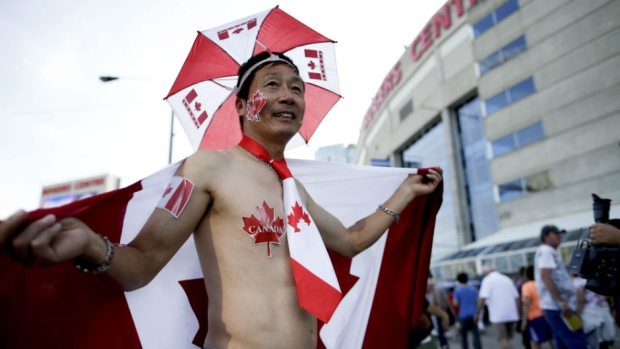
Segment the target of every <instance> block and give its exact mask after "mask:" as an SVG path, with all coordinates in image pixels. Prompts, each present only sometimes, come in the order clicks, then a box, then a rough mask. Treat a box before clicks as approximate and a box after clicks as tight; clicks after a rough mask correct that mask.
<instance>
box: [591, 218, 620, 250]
mask: <svg viewBox="0 0 620 349" xmlns="http://www.w3.org/2000/svg"><path fill="white" fill-rule="evenodd" d="M590 242H591V243H592V244H593V245H615V246H620V229H618V228H616V227H614V226H613V225H611V224H605V223H595V224H592V225H591V226H590Z"/></svg>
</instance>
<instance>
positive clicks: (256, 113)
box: [246, 90, 267, 121]
mask: <svg viewBox="0 0 620 349" xmlns="http://www.w3.org/2000/svg"><path fill="white" fill-rule="evenodd" d="M266 103H267V97H265V95H264V94H263V93H262V92H260V91H259V90H256V92H255V93H254V94H253V95H252V97H251V98H250V99H248V103H247V107H248V115H246V118H247V119H248V121H260V112H261V110H263V107H264V106H265V104H266Z"/></svg>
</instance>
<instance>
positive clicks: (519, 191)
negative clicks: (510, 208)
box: [497, 171, 553, 201]
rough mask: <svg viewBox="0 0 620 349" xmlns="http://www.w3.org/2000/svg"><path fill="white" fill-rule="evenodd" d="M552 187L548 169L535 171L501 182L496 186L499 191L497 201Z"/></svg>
mask: <svg viewBox="0 0 620 349" xmlns="http://www.w3.org/2000/svg"><path fill="white" fill-rule="evenodd" d="M552 187H553V181H552V180H551V175H550V174H549V171H543V172H539V173H535V174H533V175H530V176H527V177H524V178H519V179H516V180H514V181H510V182H507V183H502V184H500V185H498V186H497V188H498V191H499V201H508V200H512V199H516V198H519V197H521V196H523V195H526V194H529V193H535V192H538V191H541V190H546V189H549V188H552Z"/></svg>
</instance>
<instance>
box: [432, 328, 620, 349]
mask: <svg viewBox="0 0 620 349" xmlns="http://www.w3.org/2000/svg"><path fill="white" fill-rule="evenodd" d="M619 333H620V332H619V329H618V328H617V327H616V338H619ZM522 338H523V337H521V333H515V334H514V336H513V338H512V340H511V341H510V343H511V344H512V347H513V348H514V349H522V348H525V347H524V346H523V343H522ZM468 339H469V341H468V349H473V344H472V343H473V342H472V337H471V335H469V338H468ZM619 339H620V338H619ZM480 342H481V344H482V349H501V346H500V345H499V342H498V341H497V340H496V339H495V334H494V332H493V327H492V326H491V325H488V326H487V327H486V328H485V329H484V331H481V332H480ZM448 345H449V346H450V349H463V348H462V346H461V337H460V335H457V336H455V335H454V330H452V331H451V332H450V333H449V338H448ZM437 347H438V348H439V346H437ZM547 348H551V347H550V346H549V343H545V344H543V345H542V349H547ZM612 348H613V349H620V340H617V341H616V342H615V343H614V345H613V347H612Z"/></svg>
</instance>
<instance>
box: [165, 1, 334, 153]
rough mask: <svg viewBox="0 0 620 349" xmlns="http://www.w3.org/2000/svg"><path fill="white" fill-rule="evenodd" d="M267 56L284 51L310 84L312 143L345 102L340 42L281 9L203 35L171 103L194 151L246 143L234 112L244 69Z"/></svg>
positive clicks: (307, 121)
mask: <svg viewBox="0 0 620 349" xmlns="http://www.w3.org/2000/svg"><path fill="white" fill-rule="evenodd" d="M262 51H269V52H282V53H284V54H285V55H287V56H288V57H289V58H291V59H292V60H293V62H295V64H296V65H297V67H298V68H299V74H300V76H301V77H302V79H303V80H304V82H305V84H306V88H305V94H304V98H305V100H306V112H305V115H304V123H303V125H302V127H301V129H300V130H299V135H300V136H301V137H302V138H303V139H304V141H305V142H306V143H307V142H308V141H309V140H310V137H312V135H313V134H314V132H315V131H316V129H317V127H318V126H319V124H320V123H321V121H322V120H323V118H324V117H325V115H327V113H328V112H329V111H330V110H331V108H332V107H333V106H334V105H335V104H336V102H338V100H340V98H341V96H340V84H339V81H338V73H337V70H336V55H335V41H333V40H330V39H328V38H327V37H325V36H323V35H321V34H319V33H318V32H316V31H315V30H313V29H312V28H310V27H308V26H306V25H305V24H303V23H301V22H300V21H298V20H297V19H295V18H293V17H291V16H290V15H289V14H287V13H286V12H284V11H282V10H281V9H280V8H279V7H277V6H276V7H274V8H272V9H270V10H267V11H263V12H261V13H257V14H255V15H252V16H248V17H245V18H242V19H239V20H236V21H234V22H230V23H226V24H223V25H220V26H218V27H215V28H212V29H208V30H205V31H200V32H198V34H197V36H196V39H195V41H194V44H193V45H192V49H191V50H190V52H189V55H188V56H187V58H186V60H185V63H184V64H183V66H182V67H181V71H180V72H179V75H178V76H177V78H176V80H175V82H174V84H173V85H172V88H171V89H170V92H169V93H168V96H166V98H165V99H166V100H167V101H168V103H170V106H171V107H172V109H173V111H174V113H175V115H176V116H177V118H178V120H179V121H180V123H181V125H182V126H183V129H184V130H185V133H186V134H187V136H188V137H189V140H190V143H191V144H192V147H193V148H194V149H195V150H196V149H200V148H213V149H223V148H227V147H231V146H233V145H236V144H238V143H239V141H240V140H241V125H240V124H239V118H238V115H237V112H236V109H235V100H236V95H235V93H234V91H235V85H236V83H237V73H238V71H239V67H240V66H241V65H242V64H243V63H244V62H245V61H247V60H248V59H249V58H250V57H251V56H253V55H255V54H257V53H260V52H262Z"/></svg>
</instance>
